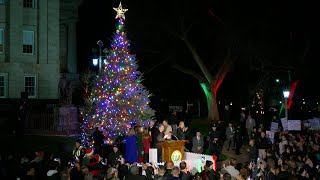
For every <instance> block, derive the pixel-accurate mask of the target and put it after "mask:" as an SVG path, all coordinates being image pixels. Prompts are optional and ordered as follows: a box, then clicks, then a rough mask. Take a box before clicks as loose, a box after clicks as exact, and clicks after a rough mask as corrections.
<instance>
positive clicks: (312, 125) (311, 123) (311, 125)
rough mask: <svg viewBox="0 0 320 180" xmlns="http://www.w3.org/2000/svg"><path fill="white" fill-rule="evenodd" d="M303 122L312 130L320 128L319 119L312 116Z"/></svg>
mask: <svg viewBox="0 0 320 180" xmlns="http://www.w3.org/2000/svg"><path fill="white" fill-rule="evenodd" d="M304 123H305V124H307V127H309V128H312V129H313V130H320V119H317V118H313V119H309V120H306V121H305V122H304Z"/></svg>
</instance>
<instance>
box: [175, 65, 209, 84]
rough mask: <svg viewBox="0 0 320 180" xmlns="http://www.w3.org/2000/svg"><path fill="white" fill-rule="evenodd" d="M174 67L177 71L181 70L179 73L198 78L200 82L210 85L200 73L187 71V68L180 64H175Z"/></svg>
mask: <svg viewBox="0 0 320 180" xmlns="http://www.w3.org/2000/svg"><path fill="white" fill-rule="evenodd" d="M172 67H173V68H175V69H177V70H179V71H181V72H183V73H185V74H188V75H190V76H192V77H194V78H196V79H197V80H198V81H199V82H203V83H206V84H207V83H209V82H208V81H206V79H205V78H203V76H202V75H200V74H199V73H197V72H195V71H193V70H191V69H187V68H185V67H182V66H179V65H178V64H173V65H172Z"/></svg>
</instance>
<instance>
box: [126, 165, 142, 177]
mask: <svg viewBox="0 0 320 180" xmlns="http://www.w3.org/2000/svg"><path fill="white" fill-rule="evenodd" d="M130 173H131V175H128V177H126V180H147V177H146V176H143V175H140V174H139V167H138V166H135V165H133V166H131V168H130Z"/></svg>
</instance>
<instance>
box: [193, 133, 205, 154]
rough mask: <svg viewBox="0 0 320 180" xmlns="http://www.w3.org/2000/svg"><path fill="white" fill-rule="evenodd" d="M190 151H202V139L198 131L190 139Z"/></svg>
mask: <svg viewBox="0 0 320 180" xmlns="http://www.w3.org/2000/svg"><path fill="white" fill-rule="evenodd" d="M192 145H193V146H192V152H194V153H199V154H201V153H203V146H204V140H203V136H202V135H201V133H200V132H199V131H198V132H197V133H196V136H195V137H193V139H192Z"/></svg>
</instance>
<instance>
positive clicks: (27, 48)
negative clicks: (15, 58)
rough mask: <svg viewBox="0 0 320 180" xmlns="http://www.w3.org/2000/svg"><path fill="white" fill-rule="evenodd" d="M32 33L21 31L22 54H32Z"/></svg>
mask: <svg viewBox="0 0 320 180" xmlns="http://www.w3.org/2000/svg"><path fill="white" fill-rule="evenodd" d="M33 46H34V32H33V31H23V54H33Z"/></svg>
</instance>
